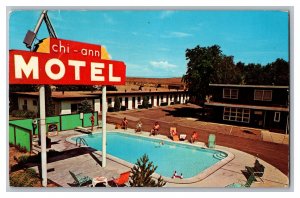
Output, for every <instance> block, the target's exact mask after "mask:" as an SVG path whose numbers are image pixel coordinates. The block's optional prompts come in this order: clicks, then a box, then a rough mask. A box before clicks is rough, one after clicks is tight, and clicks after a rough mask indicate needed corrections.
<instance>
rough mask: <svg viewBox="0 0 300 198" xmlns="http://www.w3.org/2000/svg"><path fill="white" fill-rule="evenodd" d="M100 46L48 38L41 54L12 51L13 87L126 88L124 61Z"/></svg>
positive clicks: (11, 82)
mask: <svg viewBox="0 0 300 198" xmlns="http://www.w3.org/2000/svg"><path fill="white" fill-rule="evenodd" d="M101 58H106V59H107V58H108V55H107V52H106V50H105V48H102V47H101V46H99V45H94V44H87V43H81V42H76V41H69V40H62V39H53V38H48V39H46V41H45V43H42V44H40V47H39V49H38V50H37V52H28V51H22V50H10V52H9V83H10V84H54V85H124V84H125V75H126V66H125V64H124V62H121V61H114V60H105V59H101Z"/></svg>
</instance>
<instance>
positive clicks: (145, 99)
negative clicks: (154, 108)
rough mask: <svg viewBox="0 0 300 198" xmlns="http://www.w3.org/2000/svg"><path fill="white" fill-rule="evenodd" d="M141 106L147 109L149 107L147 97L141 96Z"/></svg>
mask: <svg viewBox="0 0 300 198" xmlns="http://www.w3.org/2000/svg"><path fill="white" fill-rule="evenodd" d="M142 105H143V108H146V109H148V107H149V97H148V96H143V102H142Z"/></svg>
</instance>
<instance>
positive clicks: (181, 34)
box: [161, 32, 193, 38]
mask: <svg viewBox="0 0 300 198" xmlns="http://www.w3.org/2000/svg"><path fill="white" fill-rule="evenodd" d="M190 36H193V35H192V34H190V33H186V32H170V33H169V34H167V35H162V36H161V37H163V38H185V37H190Z"/></svg>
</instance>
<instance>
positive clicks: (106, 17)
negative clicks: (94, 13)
mask: <svg viewBox="0 0 300 198" xmlns="http://www.w3.org/2000/svg"><path fill="white" fill-rule="evenodd" d="M103 17H104V21H105V22H106V23H108V24H115V21H114V19H113V18H112V17H110V16H108V14H103Z"/></svg>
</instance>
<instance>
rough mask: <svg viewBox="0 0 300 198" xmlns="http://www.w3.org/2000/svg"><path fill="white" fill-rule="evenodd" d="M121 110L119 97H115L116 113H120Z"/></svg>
mask: <svg viewBox="0 0 300 198" xmlns="http://www.w3.org/2000/svg"><path fill="white" fill-rule="evenodd" d="M120 108H121V102H120V99H119V97H115V105H114V111H115V112H118V111H120Z"/></svg>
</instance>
